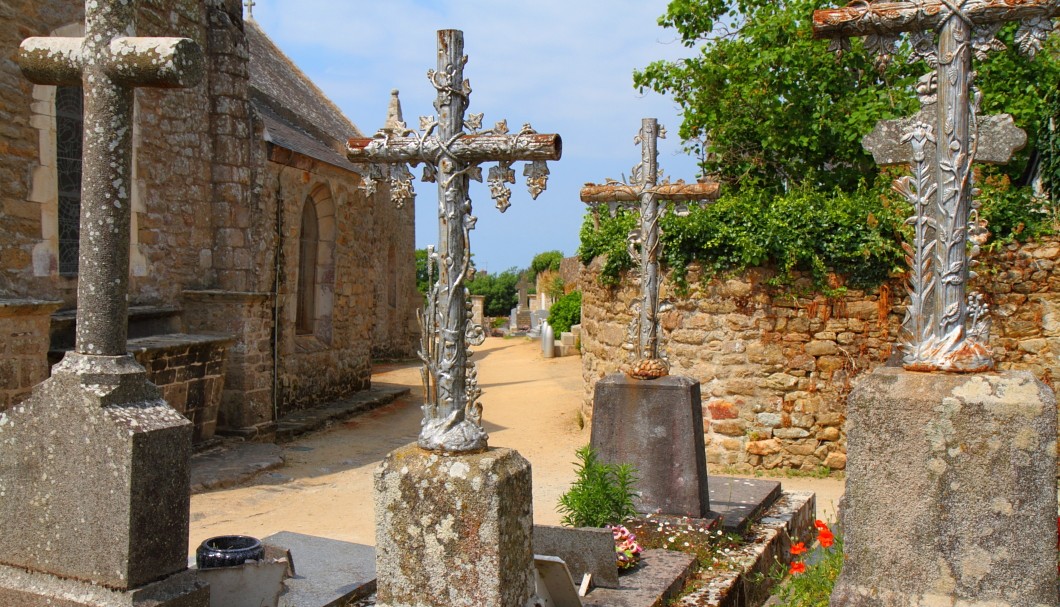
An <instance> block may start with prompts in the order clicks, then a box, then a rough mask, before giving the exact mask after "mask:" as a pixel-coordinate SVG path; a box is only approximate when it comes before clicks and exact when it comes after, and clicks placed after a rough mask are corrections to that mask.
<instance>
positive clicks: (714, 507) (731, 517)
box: [708, 475, 781, 531]
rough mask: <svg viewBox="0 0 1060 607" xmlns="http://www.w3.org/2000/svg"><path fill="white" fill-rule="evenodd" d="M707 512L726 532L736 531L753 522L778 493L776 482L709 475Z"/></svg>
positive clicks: (776, 497)
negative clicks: (708, 508)
mask: <svg viewBox="0 0 1060 607" xmlns="http://www.w3.org/2000/svg"><path fill="white" fill-rule="evenodd" d="M708 488H709V489H710V510H711V514H714V515H717V516H720V517H721V526H722V528H723V529H725V530H726V531H740V530H743V529H745V528H746V527H747V526H748V525H750V524H752V523H754V522H756V521H757V520H758V519H759V517H761V516H762V514H763V513H764V512H765V511H766V510H768V509H769V507H770V506H772V505H773V504H774V503H775V502H776V501H777V500H778V499H779V498H780V494H781V488H780V482H779V481H768V480H761V479H751V478H737V477H733V476H718V475H711V477H710V483H709V487H708Z"/></svg>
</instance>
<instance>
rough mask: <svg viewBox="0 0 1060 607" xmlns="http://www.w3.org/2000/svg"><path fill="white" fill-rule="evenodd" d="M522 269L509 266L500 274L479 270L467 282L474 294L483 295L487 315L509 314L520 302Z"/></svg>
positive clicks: (468, 287)
mask: <svg viewBox="0 0 1060 607" xmlns="http://www.w3.org/2000/svg"><path fill="white" fill-rule="evenodd" d="M519 274H520V270H519V269H518V268H515V267H511V268H508V269H507V270H505V271H503V272H501V273H500V274H485V273H483V272H477V273H476V274H475V277H474V278H472V279H471V280H470V281H468V283H467V290H468V291H469V292H470V293H471V294H472V295H482V296H483V297H485V298H486V299H485V301H483V302H482V303H483V311H484V313H485V314H486V316H507V315H508V314H509V313H510V312H511V309H512V308H514V307H515V306H516V305H518V303H519V290H518V288H516V286H515V285H516V284H518V283H519Z"/></svg>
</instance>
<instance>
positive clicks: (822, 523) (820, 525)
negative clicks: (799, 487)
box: [813, 517, 1060, 529]
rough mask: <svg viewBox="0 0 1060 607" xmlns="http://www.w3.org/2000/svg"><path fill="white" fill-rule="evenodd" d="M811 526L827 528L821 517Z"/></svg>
mask: <svg viewBox="0 0 1060 607" xmlns="http://www.w3.org/2000/svg"><path fill="white" fill-rule="evenodd" d="M1058 518H1060V517H1058ZM813 526H814V527H817V528H818V529H828V525H827V524H826V523H825V522H824V521H822V520H821V519H817V520H815V521H814V522H813Z"/></svg>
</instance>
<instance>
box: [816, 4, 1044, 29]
mask: <svg viewBox="0 0 1060 607" xmlns="http://www.w3.org/2000/svg"><path fill="white" fill-rule="evenodd" d="M954 5H957V6H960V10H961V12H962V14H963V15H964V17H965V18H966V19H967V20H968V21H970V22H971V23H972V24H974V25H989V24H992V23H998V22H1000V21H1016V20H1025V19H1035V18H1042V19H1051V18H1053V17H1057V16H1060V2H1057V1H1056V0H964V1H963V2H954V1H953V0H918V1H916V2H873V3H868V2H852V3H850V5H848V6H844V7H842V8H830V9H822V10H816V11H814V12H813V35H814V37H815V38H841V37H849V36H867V35H871V34H898V33H900V32H913V31H921V30H926V29H936V28H938V27H939V26H941V25H943V24H944V23H945V22H946V21H947V20H948V19H949V18H950V17H952V16H953V9H952V8H951V6H954Z"/></svg>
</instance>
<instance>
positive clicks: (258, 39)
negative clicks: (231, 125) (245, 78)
mask: <svg viewBox="0 0 1060 607" xmlns="http://www.w3.org/2000/svg"><path fill="white" fill-rule="evenodd" d="M245 27H246V35H247V44H248V46H249V50H250V66H249V69H250V88H251V92H250V99H251V102H252V103H253V104H254V107H255V108H256V109H257V110H258V113H259V114H260V115H261V118H262V121H263V122H264V125H265V139H266V141H269V142H270V143H272V144H274V145H278V146H280V147H282V148H285V149H288V150H292V151H294V152H298V153H299V154H303V155H305V156H309V157H311V158H315V159H317V160H320V161H323V162H326V163H328V164H331V165H334V166H337V167H340V168H344V169H348V170H354V169H356V166H355V165H353V164H352V163H350V162H349V161H348V160H346V154H345V142H346V140H347V139H349V138H350V137H363V136H364V135H363V133H362V132H361V130H360V129H358V128H357V126H356V125H354V124H353V123H352V122H351V121H350V119H349V118H347V117H346V116H345V115H343V113H342V110H340V109H339V108H338V107H337V106H336V105H335V104H334V103H332V101H331V100H330V99H328V98H327V96H326V95H325V94H324V93H323V91H321V90H320V89H319V88H317V86H316V85H315V84H313V81H311V80H310V79H309V78H308V77H307V76H306V75H305V74H304V73H302V70H300V69H298V66H296V65H295V64H294V62H292V61H291V60H290V58H288V57H287V55H285V54H284V53H283V51H281V50H280V49H279V47H277V46H276V45H275V44H274V43H273V42H272V40H270V39H269V37H268V36H267V35H266V34H265V32H264V31H262V30H261V28H260V27H259V26H258V24H257V23H255V22H254V21H253V20H251V19H247V20H246V21H245Z"/></svg>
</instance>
